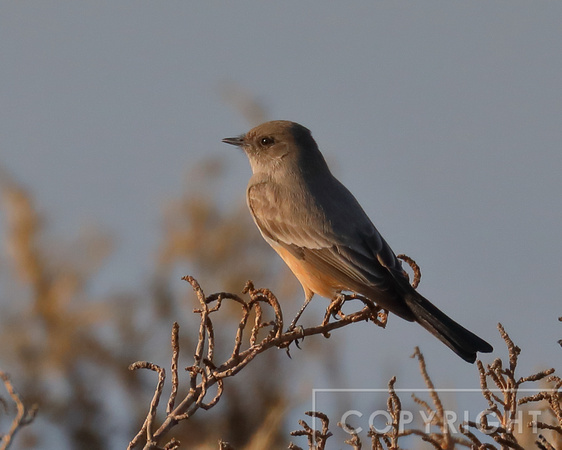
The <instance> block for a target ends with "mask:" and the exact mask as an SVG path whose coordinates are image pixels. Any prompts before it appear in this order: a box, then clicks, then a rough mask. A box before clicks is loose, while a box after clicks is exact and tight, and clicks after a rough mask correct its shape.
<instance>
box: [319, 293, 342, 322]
mask: <svg viewBox="0 0 562 450" xmlns="http://www.w3.org/2000/svg"><path fill="white" fill-rule="evenodd" d="M345 300H346V298H345V295H344V294H341V293H340V294H336V296H335V297H334V299H333V300H332V303H330V305H329V306H328V308H327V309H326V314H325V315H324V321H323V322H322V326H324V325H327V324H328V323H329V322H330V317H333V318H334V319H335V320H338V318H340V319H343V318H344V317H345V314H344V313H343V312H342V310H341V308H342V306H343V304H344V303H345Z"/></svg>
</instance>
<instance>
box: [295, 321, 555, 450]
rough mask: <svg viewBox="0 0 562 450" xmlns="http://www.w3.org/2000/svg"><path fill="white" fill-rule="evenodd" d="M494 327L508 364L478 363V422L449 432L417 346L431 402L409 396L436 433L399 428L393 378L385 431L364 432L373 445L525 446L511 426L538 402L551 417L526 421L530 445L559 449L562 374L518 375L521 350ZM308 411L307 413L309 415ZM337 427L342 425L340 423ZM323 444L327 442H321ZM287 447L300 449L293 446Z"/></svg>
mask: <svg viewBox="0 0 562 450" xmlns="http://www.w3.org/2000/svg"><path fill="white" fill-rule="evenodd" d="M498 329H499V332H500V335H501V336H502V338H503V339H504V342H505V343H506V346H507V349H508V362H509V364H508V367H504V363H503V362H502V361H501V360H500V359H499V358H498V359H496V360H494V362H493V363H492V364H489V365H487V368H485V367H484V365H483V364H482V362H481V361H479V360H478V361H477V364H478V372H479V376H480V384H481V391H482V395H483V397H484V399H485V400H486V401H487V406H488V408H487V409H485V410H484V411H483V413H482V414H480V415H479V416H480V417H481V419H480V422H478V423H477V422H474V421H468V422H466V423H462V424H461V425H459V431H460V432H461V434H462V435H455V434H452V432H451V431H452V430H451V427H450V424H449V423H448V419H447V417H446V414H445V408H444V406H443V402H442V400H441V398H440V397H439V394H438V391H437V390H436V389H435V386H434V384H433V382H432V381H431V378H430V376H429V374H428V371H427V367H426V364H425V359H424V357H423V355H422V354H421V352H420V350H419V349H418V348H416V350H415V353H414V355H413V356H414V357H416V358H417V359H418V361H419V369H420V373H421V375H422V378H423V380H424V382H425V385H426V387H427V389H428V392H429V396H430V399H431V405H430V403H429V402H427V401H425V400H422V399H420V398H419V397H417V396H415V395H412V397H413V399H414V402H415V403H416V404H417V405H419V406H420V407H422V408H423V409H424V410H425V413H426V414H425V415H426V417H428V418H431V419H430V423H429V425H433V426H434V427H435V428H436V429H437V430H438V431H435V432H431V433H428V432H426V431H423V430H421V429H416V428H410V429H403V428H404V424H402V423H401V422H400V420H401V411H402V402H401V400H400V398H399V397H398V395H397V394H396V392H395V390H394V385H395V383H396V377H392V379H391V380H390V382H389V385H388V390H389V397H388V401H387V411H388V413H389V415H390V417H391V418H392V421H391V423H389V424H388V425H389V427H388V428H389V430H388V431H387V432H385V433H381V432H378V431H377V430H375V429H374V428H372V429H371V430H370V431H369V433H368V436H369V437H370V438H371V449H373V450H399V449H400V448H401V447H399V442H398V441H399V440H400V438H402V437H406V436H418V437H419V438H421V439H422V440H423V441H425V442H427V443H429V444H430V445H431V446H432V448H435V449H439V450H452V449H455V448H457V447H465V448H470V449H474V450H486V449H488V450H497V449H501V450H506V449H517V450H525V449H526V448H528V444H526V443H524V441H525V439H526V436H525V435H521V434H520V433H517V430H516V427H515V425H516V424H519V422H518V417H519V415H518V413H519V412H520V410H521V407H522V406H523V405H528V404H532V403H539V402H540V403H542V405H543V409H544V411H546V412H548V413H550V415H551V417H552V421H551V422H550V423H546V422H544V421H537V420H535V421H530V422H528V423H527V428H528V429H529V430H533V431H532V432H533V434H532V436H533V441H534V442H533V443H534V444H535V446H536V448H538V449H541V450H556V449H560V448H562V392H561V391H560V389H561V388H562V380H561V378H560V377H559V376H555V375H553V373H554V369H547V370H542V371H539V372H536V373H534V374H532V375H528V376H524V377H517V376H516V368H517V363H518V357H519V354H520V352H521V349H520V348H519V347H517V346H516V345H515V344H514V343H513V341H512V340H511V338H510V337H509V335H508V334H507V332H506V331H505V329H504V328H503V326H502V325H501V324H498ZM541 381H546V382H547V383H548V387H547V388H542V390H541V389H537V390H538V391H539V392H537V393H536V394H534V395H531V396H524V397H520V398H519V394H520V389H521V386H522V385H523V384H524V383H537V382H541ZM490 382H492V383H493V384H494V385H495V386H496V387H495V388H494V389H492V388H490V387H489V384H490ZM308 414H309V415H310V414H312V413H308ZM316 414H321V413H316ZM318 417H325V415H323V414H322V415H321V416H318ZM323 423H324V424H326V426H327V424H328V423H329V421H328V418H327V417H326V418H325V419H323ZM492 423H494V424H492ZM301 425H302V424H301ZM338 425H340V426H342V424H338ZM343 426H344V427H345V428H344V429H345V430H346V431H347V432H348V433H349V434H350V436H351V438H350V439H349V440H347V441H345V442H344V443H345V444H347V445H350V446H351V447H352V448H361V446H362V443H361V439H360V438H359V436H358V435H357V433H355V431H354V430H353V428H352V427H350V426H349V425H347V424H344V425H343ZM303 428H304V432H301V433H300V434H298V435H299V436H302V435H305V436H309V449H316V448H317V447H314V446H312V445H310V436H311V433H310V432H306V431H307V430H308V428H306V427H304V426H303ZM537 430H545V431H549V432H551V435H550V437H546V436H544V435H541V434H537ZM292 434H293V433H292ZM293 435H297V434H293ZM322 436H326V439H327V438H328V437H330V436H331V433H330V432H329V430H328V429H327V428H323V431H322ZM490 439H493V440H494V441H495V442H496V444H497V445H499V447H498V446H496V445H493V444H491V443H489V442H486V441H487V440H490ZM527 440H528V439H527ZM525 442H526V441H525ZM323 445H325V443H324V444H323ZM290 448H298V447H295V446H294V447H290ZM318 448H320V447H318Z"/></svg>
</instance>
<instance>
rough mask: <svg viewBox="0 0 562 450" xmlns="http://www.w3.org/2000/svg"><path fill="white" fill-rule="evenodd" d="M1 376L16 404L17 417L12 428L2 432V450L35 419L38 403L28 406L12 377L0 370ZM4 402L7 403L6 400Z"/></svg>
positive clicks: (0, 444)
mask: <svg viewBox="0 0 562 450" xmlns="http://www.w3.org/2000/svg"><path fill="white" fill-rule="evenodd" d="M0 378H1V379H2V382H3V383H4V387H5V388H6V390H7V391H8V394H9V395H10V397H11V399H12V400H13V402H14V403H15V405H16V411H17V413H16V417H14V420H13V421H12V424H11V425H10V429H9V430H8V432H7V433H6V434H0V450H5V449H7V448H8V447H9V446H10V444H11V443H12V442H13V439H14V436H15V434H16V433H17V432H18V431H19V430H20V429H21V428H22V427H24V426H26V425H29V424H30V423H31V422H33V419H35V415H36V414H37V410H38V408H37V405H31V407H30V408H28V407H26V406H25V405H24V404H23V402H22V401H21V398H20V396H19V395H18V393H17V392H16V390H15V389H14V386H13V385H12V382H11V381H10V377H9V375H8V374H7V373H5V372H2V371H0ZM2 403H4V404H5V402H4V401H2Z"/></svg>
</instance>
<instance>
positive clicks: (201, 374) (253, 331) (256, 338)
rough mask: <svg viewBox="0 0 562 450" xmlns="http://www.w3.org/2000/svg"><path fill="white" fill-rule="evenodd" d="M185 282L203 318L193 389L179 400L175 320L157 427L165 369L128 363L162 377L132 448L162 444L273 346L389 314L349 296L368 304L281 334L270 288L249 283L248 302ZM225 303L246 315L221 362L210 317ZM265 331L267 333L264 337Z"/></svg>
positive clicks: (380, 322) (192, 371)
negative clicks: (167, 388)
mask: <svg viewBox="0 0 562 450" xmlns="http://www.w3.org/2000/svg"><path fill="white" fill-rule="evenodd" d="M184 280H185V281H187V282H188V283H190V284H191V286H192V288H193V290H194V291H195V294H196V296H197V298H198V300H199V305H200V306H199V308H197V309H195V310H194V312H195V313H197V314H199V316H200V325H199V339H198V341H197V344H196V348H195V351H194V355H193V365H191V366H189V367H187V368H186V370H187V372H188V373H189V379H190V389H189V392H188V393H187V395H186V396H185V397H184V398H183V399H182V400H181V401H179V402H177V399H176V396H177V392H178V385H179V381H178V373H177V363H178V356H179V345H178V330H179V327H178V325H177V324H174V328H173V332H172V353H173V356H172V392H171V394H170V398H169V399H168V402H167V408H166V417H165V419H164V420H163V422H162V423H161V424H160V426H158V427H157V426H156V425H155V418H156V410H157V407H158V403H159V400H160V397H161V395H162V388H163V384H164V380H165V371H164V369H163V368H160V367H158V366H156V365H154V364H151V363H149V362H146V361H139V362H136V363H134V364H132V365H131V366H130V369H131V370H135V369H141V368H142V369H149V370H153V371H156V372H158V375H159V376H158V383H157V387H156V390H155V392H154V396H153V399H152V402H151V405H150V408H149V412H148V414H147V417H146V419H145V421H144V424H143V426H142V427H141V429H140V431H139V432H138V433H137V435H136V436H135V437H134V438H133V440H132V441H131V442H130V444H129V448H130V449H132V448H135V447H137V446H138V445H140V443H141V441H142V440H143V439H144V441H145V442H146V443H145V445H144V448H145V449H147V450H148V449H157V448H160V447H158V442H160V441H161V440H162V439H163V437H164V435H165V434H166V433H167V432H169V431H170V429H171V428H172V427H174V426H175V425H176V424H177V423H178V422H180V421H182V420H186V419H188V418H190V417H191V416H193V414H195V412H196V411H197V410H199V409H210V408H212V407H213V406H215V405H216V404H217V403H218V401H219V400H220V398H221V396H222V393H223V389H224V384H223V383H224V379H225V378H228V377H231V376H234V375H236V374H237V373H238V372H240V371H241V370H242V369H243V368H244V367H245V366H246V365H247V364H249V363H250V362H251V361H252V360H253V359H254V358H255V357H256V356H257V355H259V354H260V353H263V352H264V351H266V350H268V349H270V348H273V347H277V348H287V347H288V346H289V345H290V343H291V342H293V341H296V340H298V339H303V338H304V337H305V336H312V335H319V334H322V335H327V334H328V333H329V332H330V331H332V330H334V329H337V328H341V327H343V326H346V325H349V324H351V323H355V322H359V321H364V320H370V321H372V322H374V323H375V324H377V325H379V326H382V327H384V325H385V323H386V313H385V312H384V311H383V310H382V309H381V308H379V307H378V306H377V305H375V304H374V303H373V302H371V301H370V300H368V299H365V298H363V297H361V296H346V297H344V299H343V301H347V300H355V299H359V300H360V301H362V302H363V303H364V305H365V306H364V307H363V309H361V310H360V311H357V312H354V313H352V314H347V315H343V313H341V314H340V315H341V319H340V320H338V321H335V322H329V321H328V320H326V321H325V322H324V323H322V324H321V325H319V326H313V327H309V328H297V329H294V330H291V331H286V332H283V313H282V311H281V307H280V305H279V302H278V301H277V298H276V297H275V296H274V295H273V293H272V292H271V291H269V290H268V289H256V288H255V287H254V285H253V284H252V283H251V282H248V283H247V284H246V287H245V288H244V291H243V293H244V294H248V296H249V301H246V300H244V299H243V298H242V297H240V296H238V295H236V294H232V293H227V292H220V293H216V294H212V295H210V296H205V294H204V292H203V290H202V288H201V286H199V283H198V282H197V281H196V280H195V279H194V278H193V277H189V276H188V277H185V278H184ZM225 301H233V302H235V303H237V304H239V305H240V307H241V309H242V317H241V319H240V322H239V324H238V328H237V330H236V336H235V338H234V345H233V348H232V352H231V354H230V357H229V358H228V359H227V360H226V361H223V362H222V363H219V362H217V361H216V360H215V333H214V328H213V321H212V315H213V314H214V313H216V312H217V311H219V310H220V308H221V306H222V304H223V302H225ZM342 303H343V302H342ZM264 308H267V309H268V310H270V311H271V313H272V314H273V319H272V320H268V321H266V320H265V319H264V317H265V316H266V314H265V310H264ZM252 313H254V321H253V323H252V324H250V323H249V321H250V320H249V319H250V316H251V314H252ZM248 328H249V336H248V343H249V346H248V347H247V348H245V347H243V343H244V337H245V335H246V332H247V330H248ZM263 331H265V336H264V333H263ZM215 386H216V390H215V393H214V395H213V396H211V394H210V392H211V389H212V388H214V387H215ZM209 397H210V398H209ZM168 445H171V443H168Z"/></svg>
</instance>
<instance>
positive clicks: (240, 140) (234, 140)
mask: <svg viewBox="0 0 562 450" xmlns="http://www.w3.org/2000/svg"><path fill="white" fill-rule="evenodd" d="M222 141H223V142H224V143H225V144H230V145H236V146H237V147H242V146H243V145H244V135H243V134H242V135H241V136H237V137H231V138H224V139H223V140H222Z"/></svg>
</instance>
